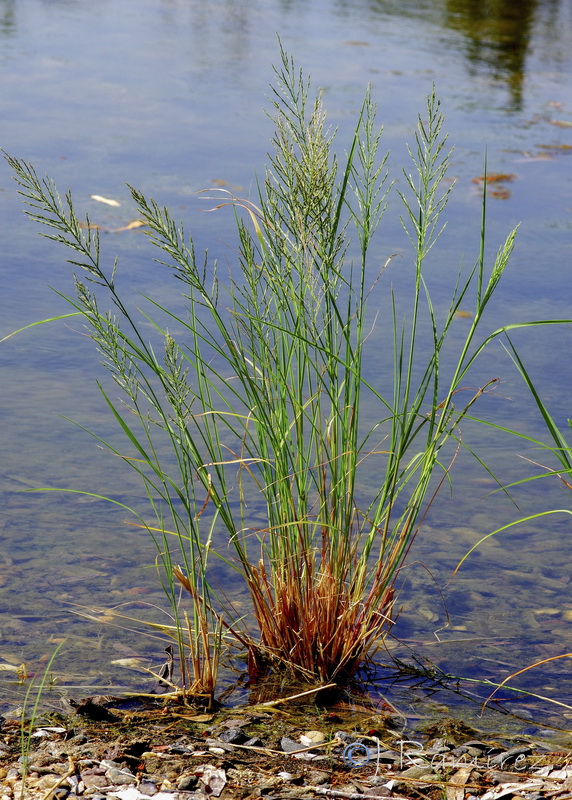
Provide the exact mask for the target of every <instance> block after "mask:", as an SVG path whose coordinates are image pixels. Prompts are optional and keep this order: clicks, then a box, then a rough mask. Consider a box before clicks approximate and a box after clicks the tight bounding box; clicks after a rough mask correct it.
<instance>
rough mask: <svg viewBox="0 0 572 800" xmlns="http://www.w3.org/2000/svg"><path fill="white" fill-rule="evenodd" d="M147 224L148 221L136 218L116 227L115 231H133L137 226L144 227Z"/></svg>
mask: <svg viewBox="0 0 572 800" xmlns="http://www.w3.org/2000/svg"><path fill="white" fill-rule="evenodd" d="M145 225H147V223H146V222H143V220H142V219H134V220H132V221H131V222H129V223H127V225H123V226H122V227H121V228H114V229H113V233H121V231H133V230H135V229H136V228H143V227H144V226H145Z"/></svg>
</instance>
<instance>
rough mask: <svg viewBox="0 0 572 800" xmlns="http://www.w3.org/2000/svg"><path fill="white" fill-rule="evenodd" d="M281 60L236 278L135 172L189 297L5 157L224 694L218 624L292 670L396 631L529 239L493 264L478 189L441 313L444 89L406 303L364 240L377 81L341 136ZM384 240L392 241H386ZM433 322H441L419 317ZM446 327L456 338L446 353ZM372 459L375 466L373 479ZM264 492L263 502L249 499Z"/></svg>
mask: <svg viewBox="0 0 572 800" xmlns="http://www.w3.org/2000/svg"><path fill="white" fill-rule="evenodd" d="M275 73H276V80H275V85H274V87H273V89H272V96H271V102H272V108H271V113H272V115H273V118H274V121H275V133H274V137H273V142H272V144H273V155H272V156H271V157H270V163H269V166H268V168H267V170H266V173H265V175H264V178H263V180H261V182H260V184H259V192H258V196H257V197H256V202H253V201H251V200H243V199H239V198H237V197H235V196H233V195H232V194H230V193H228V192H227V193H220V194H219V195H218V199H217V200H216V201H212V200H211V201H210V202H211V203H213V202H214V205H215V207H216V208H217V209H218V210H219V213H224V208H225V207H226V210H227V211H229V210H230V211H231V212H232V213H234V214H235V217H236V231H237V245H236V257H235V261H234V263H233V265H232V271H231V274H230V276H229V277H228V278H227V277H224V279H223V278H221V277H220V276H219V273H218V272H217V267H216V264H214V263H211V262H210V261H209V259H208V257H207V255H206V254H205V255H204V256H202V255H201V256H199V255H197V254H196V253H195V249H194V246H193V240H192V237H189V235H188V233H187V232H186V231H185V230H184V228H183V226H182V225H180V224H178V223H177V222H176V221H175V220H174V218H173V217H172V215H171V213H170V212H169V211H168V210H167V209H166V208H163V207H161V206H160V205H159V204H158V203H156V202H155V201H154V200H152V199H148V198H147V197H145V196H144V195H143V194H142V193H141V192H139V191H138V190H136V189H131V192H132V197H133V201H134V203H135V204H136V206H137V213H138V215H139V217H140V219H141V220H142V221H143V222H144V223H145V224H146V226H147V232H148V236H149V240H150V242H151V244H152V245H153V246H154V247H155V248H156V249H155V253H156V257H157V258H158V260H159V263H160V264H161V265H162V269H163V270H164V272H165V274H169V275H171V276H172V277H174V278H175V279H176V280H177V281H179V284H180V289H181V296H182V298H183V301H184V311H179V310H173V309H172V308H168V307H165V306H164V305H162V304H161V302H160V300H158V299H157V298H152V297H146V298H144V300H145V309H144V310H141V311H132V310H131V309H130V304H129V301H128V299H126V298H125V296H124V295H123V294H122V292H121V288H120V284H119V281H118V275H119V272H118V264H117V261H115V262H113V263H112V264H111V265H107V259H106V258H105V257H104V256H103V255H102V251H101V248H100V238H99V234H98V231H97V230H94V229H92V228H91V227H90V222H89V219H87V220H86V224H82V223H81V222H80V219H79V217H78V216H77V214H76V211H75V208H74V202H73V200H72V196H71V194H70V193H69V192H68V193H66V194H65V195H64V196H63V197H61V196H60V195H59V194H58V191H57V189H56V186H55V184H54V183H53V182H52V181H51V180H50V179H49V178H40V177H39V176H38V175H37V173H36V172H35V170H34V168H33V167H32V166H31V165H29V164H27V163H26V162H24V161H21V160H18V159H16V158H13V157H11V156H7V159H8V163H9V164H10V166H11V168H12V170H13V172H14V175H15V178H16V180H17V182H18V184H19V187H20V192H21V194H22V195H23V197H24V199H25V201H26V203H27V213H28V214H29V216H30V217H31V218H32V219H33V220H35V221H36V222H39V223H40V224H41V225H42V226H44V227H47V229H48V231H47V232H44V234H43V235H44V236H47V237H48V238H49V239H52V240H54V241H56V242H58V243H60V244H64V245H65V246H66V247H67V248H69V249H71V250H72V252H73V255H72V257H71V258H70V260H69V263H70V264H71V265H72V266H73V268H74V269H75V270H76V271H78V274H79V277H78V275H76V276H75V292H74V294H73V295H69V296H64V299H65V300H66V301H67V303H69V304H70V305H71V307H72V308H73V312H72V313H74V314H77V315H79V316H80V317H81V318H82V319H83V320H84V322H85V325H86V326H87V329H88V331H89V333H90V336H91V337H92V339H93V341H94V343H95V345H96V346H97V348H98V349H99V351H100V353H101V354H102V358H103V362H104V363H105V365H106V367H107V368H108V370H109V372H110V373H111V376H112V377H113V380H114V381H115V385H116V390H114V391H111V390H110V389H109V388H104V386H103V385H100V391H101V393H102V397H103V401H104V403H105V404H106V405H107V407H108V409H109V413H110V414H111V416H112V417H113V418H114V419H115V421H116V423H117V425H118V426H119V429H120V430H121V431H122V433H123V435H124V442H125V447H124V449H121V450H120V449H117V447H116V446H114V445H113V444H111V443H109V442H106V441H102V440H101V439H99V442H100V444H103V445H104V446H105V447H107V448H108V449H109V450H110V451H111V452H112V453H113V454H114V455H115V456H118V457H120V458H122V459H123V460H124V462H125V464H126V466H127V467H129V468H130V469H132V470H134V471H135V472H136V473H137V475H138V476H139V477H140V479H141V481H142V483H143V485H144V486H145V489H146V494H147V498H148V502H149V508H150V511H151V517H150V519H147V520H143V519H139V523H138V524H140V525H141V526H142V527H144V528H146V529H147V530H148V532H149V533H150V535H151V536H153V538H154V539H155V542H156V545H157V551H158V561H159V563H160V572H161V575H162V580H163V584H164V587H165V589H166V592H167V596H168V597H169V598H170V602H171V607H172V613H173V616H174V617H175V619H176V620H177V621H178V622H177V624H176V625H175V626H174V633H173V635H174V637H175V639H176V640H177V644H178V647H179V651H180V655H181V659H180V660H181V664H182V670H183V682H184V684H185V686H186V687H187V688H188V689H189V690H191V691H193V692H197V693H204V694H206V695H207V696H211V697H212V695H213V693H214V690H215V686H216V680H217V668H218V660H219V658H220V654H221V652H222V649H223V646H224V643H225V642H232V643H234V645H236V646H238V647H239V648H240V649H242V650H243V651H244V652H245V654H246V658H247V660H248V664H249V669H250V672H251V675H257V674H261V673H263V672H264V671H265V670H268V669H271V668H279V669H281V668H285V669H287V670H289V671H290V672H292V673H294V674H295V675H297V676H299V677H303V678H307V679H309V680H319V681H330V680H347V679H348V678H349V677H351V676H352V675H354V674H355V672H356V670H357V669H358V667H359V665H360V664H361V663H362V662H363V660H364V658H365V657H366V656H367V654H368V653H370V652H371V650H372V647H374V646H375V645H376V643H378V642H379V641H380V640H381V639H382V638H383V637H384V635H385V634H386V632H387V631H388V629H389V627H390V625H391V622H392V613H393V609H394V603H395V588H396V579H397V577H398V575H399V572H400V569H401V568H402V566H403V564H404V561H405V559H406V558H407V554H408V551H409V549H410V547H411V543H412V541H413V539H414V537H415V535H416V533H417V532H418V530H419V527H420V525H421V523H422V521H423V519H424V516H425V514H426V513H427V509H428V507H429V506H430V504H431V501H432V499H433V497H434V496H435V493H436V491H437V490H438V488H439V487H440V486H441V484H442V483H443V482H444V481H449V480H450V468H451V465H452V462H453V461H454V458H455V453H456V452H457V451H458V448H459V447H460V446H461V441H460V437H459V430H460V428H459V426H460V424H461V422H462V420H463V418H464V417H465V416H466V415H467V414H468V413H469V410H470V409H472V407H473V404H474V403H475V402H476V401H477V400H478V398H479V396H480V395H482V394H483V392H485V391H487V390H488V388H490V387H491V386H492V385H493V384H494V382H495V377H496V376H491V377H490V379H489V380H488V382H486V383H485V384H484V385H482V386H481V387H479V388H476V389H469V388H467V386H466V384H465V380H466V377H467V373H468V371H469V370H470V368H471V367H472V365H473V363H474V361H475V359H476V358H477V357H478V355H479V353H480V352H481V351H482V350H483V348H485V347H486V346H487V344H488V343H489V342H490V341H491V340H492V339H494V338H495V337H497V336H499V335H500V334H501V333H503V331H504V330H505V329H500V330H497V331H495V332H493V333H489V334H488V335H486V336H483V335H482V334H481V332H480V329H481V320H482V316H483V313H484V311H485V308H486V307H487V305H488V303H489V302H490V300H491V298H492V296H493V294H494V292H495V290H496V288H497V285H498V283H499V281H500V279H501V277H502V274H503V271H504V269H505V268H506V266H507V263H508V260H509V257H510V254H511V252H512V250H513V247H514V242H515V236H516V230H513V231H511V232H510V233H509V235H508V237H507V239H506V241H505V242H504V243H503V244H502V245H501V247H500V249H499V250H498V252H497V255H496V257H495V258H494V259H493V261H492V263H491V264H490V265H488V264H487V261H486V259H485V197H484V195H483V216H482V225H481V239H480V243H477V249H478V256H477V258H476V261H475V264H474V267H473V268H472V269H471V270H470V274H469V275H468V276H466V277H465V278H459V279H458V280H457V281H456V282H454V283H453V286H452V288H451V296H450V301H449V305H448V309H447V311H446V313H445V315H444V317H443V316H442V315H438V314H437V313H436V311H435V308H434V305H433V302H432V298H431V293H430V290H429V287H428V285H427V283H426V280H425V276H424V270H425V268H426V262H427V258H428V254H429V253H430V251H431V250H432V248H433V247H434V246H435V245H436V243H437V241H438V239H439V235H440V233H441V231H442V228H443V225H444V222H443V211H444V209H445V206H446V203H447V199H448V197H449V193H450V191H451V183H450V182H449V181H448V179H447V172H448V169H449V166H450V152H451V151H450V149H449V146H448V143H447V137H446V136H445V135H444V132H443V124H444V119H443V114H442V112H441V108H440V103H439V101H438V99H437V97H436V96H435V93H432V94H431V95H430V96H429V97H428V100H427V107H426V109H425V111H424V114H423V116H420V117H419V120H418V125H417V130H416V133H415V139H414V142H413V145H412V146H411V148H410V150H409V154H410V157H411V165H410V169H409V170H404V172H403V177H404V181H402V185H403V190H402V191H401V192H400V193H399V196H400V198H401V202H402V204H403V205H402V207H403V218H402V223H403V226H404V228H405V231H406V232H407V236H408V239H409V243H410V246H411V253H412V256H413V258H412V262H413V274H414V289H413V291H412V292H411V295H410V296H409V297H408V298H407V302H408V305H409V309H408V311H407V313H406V315H405V316H404V317H403V318H402V317H401V311H400V312H398V311H397V305H398V304H397V300H396V298H395V297H394V296H393V294H392V290H391V289H389V288H387V289H386V288H384V277H385V276H384V275H383V270H380V269H379V267H375V266H372V265H375V264H376V263H377V264H379V263H380V260H379V257H378V253H379V251H380V248H381V247H382V244H381V242H380V240H379V239H376V240H375V242H376V245H375V252H376V254H375V257H374V258H372V257H371V254H370V253H371V249H372V242H373V241H374V236H375V234H376V231H377V230H378V226H379V224H380V221H381V219H382V217H383V214H384V212H385V210H386V202H387V196H388V192H389V191H391V190H392V187H391V186H390V185H389V183H388V180H387V171H386V158H387V156H386V155H385V154H383V153H382V152H381V149H380V146H381V136H382V132H381V129H380V128H379V127H378V124H377V122H376V107H375V104H374V102H373V100H372V97H371V93H370V91H368V92H367V93H366V96H365V100H364V102H363V105H362V107H361V110H360V112H359V115H358V119H357V122H356V126H355V132H354V136H353V140H352V141H351V142H350V143H349V147H348V149H347V153H346V154H345V155H344V156H341V155H339V151H337V150H336V149H335V147H334V137H335V134H334V133H333V132H331V131H330V130H329V129H328V127H327V125H326V118H325V113H324V109H323V105H322V96H321V93H320V92H318V93H317V94H316V95H313V94H312V91H311V86H310V82H309V79H308V78H307V77H306V76H305V75H304V74H303V73H302V71H300V70H298V69H297V67H296V66H295V64H294V62H293V60H292V59H291V58H290V57H289V56H288V55H287V54H286V53H285V52H283V51H282V50H281V52H280V61H279V66H278V67H277V68H276V70H275ZM350 254H351V257H350ZM390 261H391V254H390V253H389V252H388V253H387V254H386V256H385V257H384V258H383V259H382V260H381V262H385V265H386V266H387V265H388V264H389V262H390ZM402 268H403V267H402ZM380 291H383V292H386V293H387V294H386V296H389V300H390V304H391V308H392V309H393V313H392V318H391V319H390V320H389V321H384V322H383V325H380V326H379V327H374V328H373V329H372V327H371V324H370V322H368V320H370V317H368V316H367V310H368V302H370V301H371V300H372V298H376V297H377V295H378V293H379V292H380ZM461 304H463V308H471V310H472V319H471V321H470V324H469V326H468V331H467V333H466V336H465V338H464V339H461V340H459V331H458V329H457V330H456V331H455V335H454V337H452V336H451V328H452V325H453V322H454V319H455V316H456V312H457V311H458V310H459V308H460V306H461ZM102 307H103V308H105V309H106V310H104V311H102V310H101V308H102ZM427 323H428V324H429V330H430V340H429V342H428V341H427V339H426V337H425V338H424V340H421V332H420V331H421V327H422V326H423V330H424V331H425V330H426V326H427ZM511 327H512V328H516V327H519V326H518V325H514V326H511ZM451 338H453V339H454V341H453V342H449V340H450V339H451ZM157 341H160V342H161V345H160V347H159V346H157V344H156V342H157ZM446 342H447V343H448V350H450V349H451V348H455V347H456V348H457V350H456V356H455V361H454V367H453V369H452V370H451V369H450V367H449V368H448V369H447V370H446V373H447V374H445V373H444V371H443V369H442V368H441V353H442V350H443V349H444V345H445V343H446ZM381 347H383V348H388V350H389V352H390V353H392V360H393V376H392V380H391V382H390V385H386V384H385V383H384V382H381V381H379V382H378V381H376V380H374V379H370V380H367V379H366V374H365V373H366V370H364V363H365V362H366V360H367V357H368V348H373V350H376V349H377V348H381ZM382 384H383V385H382ZM117 392H118V393H119V396H117ZM364 398H367V404H368V418H369V416H370V414H371V407H372V403H374V404H375V406H376V409H377V411H376V413H375V419H374V421H373V423H371V424H370V423H369V422H368V424H367V425H366V424H365V423H364V420H363V415H362V413H361V412H362V407H363V404H364ZM93 435H94V436H96V438H97V435H96V434H95V433H94V434H93ZM166 453H167V455H166ZM366 471H367V473H371V472H372V471H374V472H375V473H376V474H377V475H378V476H379V479H378V485H377V486H376V488H375V490H374V491H373V492H372V493H371V495H370V496H369V497H365V498H364V496H363V495H364V492H363V489H362V488H361V484H360V475H364V474H365V473H366ZM260 507H262V508H263V510H264V521H263V522H262V523H259V522H257V521H255V519H256V518H255V517H254V515H253V508H260ZM213 559H215V561H216V563H214V565H213ZM213 566H214V569H213ZM225 570H226V573H225V574H227V575H229V576H231V575H234V578H233V580H236V581H242V582H244V584H245V585H246V587H247V588H248V591H249V594H250V599H251V611H250V612H249V613H247V614H246V615H244V616H243V615H242V612H241V611H239V610H238V609H235V608H234V607H233V604H232V602H229V601H227V599H226V597H225V593H224V591H223V590H221V586H220V579H219V578H217V581H216V582H215V578H214V575H215V574H216V575H220V574H221V571H225ZM181 588H183V589H184V590H185V591H186V594H187V597H188V599H187V601H183V602H181V599H180V590H181ZM223 588H224V587H223ZM181 609H183V612H182V611H181ZM187 613H188V616H186V615H187ZM189 655H190V656H191V657H190V659H189Z"/></svg>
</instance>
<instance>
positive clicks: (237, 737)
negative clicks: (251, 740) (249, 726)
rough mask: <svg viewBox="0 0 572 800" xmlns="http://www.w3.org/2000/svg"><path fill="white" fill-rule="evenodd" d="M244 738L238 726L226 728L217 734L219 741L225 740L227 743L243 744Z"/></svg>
mask: <svg viewBox="0 0 572 800" xmlns="http://www.w3.org/2000/svg"><path fill="white" fill-rule="evenodd" d="M246 738H247V737H246V736H245V735H244V733H243V731H241V729H240V728H227V729H226V730H225V731H223V732H222V733H221V734H220V736H219V739H220V740H221V742H226V743H227V744H243V743H244V742H245V741H246Z"/></svg>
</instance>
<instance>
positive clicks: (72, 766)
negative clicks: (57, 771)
mask: <svg viewBox="0 0 572 800" xmlns="http://www.w3.org/2000/svg"><path fill="white" fill-rule="evenodd" d="M68 763H69V769H68V771H67V772H66V773H65V774H64V775H62V776H61V778H60V779H59V780H58V781H57V782H56V783H54V785H53V786H51V787H50V788H49V789H48V791H47V792H46V793H45V795H43V797H42V800H49V798H50V796H51V795H52V793H53V792H54V791H55V790H56V789H59V787H60V786H61V785H62V783H63V782H64V781H67V779H68V778H71V776H72V775H73V774H74V772H75V764H74V763H73V761H72V759H71V756H68Z"/></svg>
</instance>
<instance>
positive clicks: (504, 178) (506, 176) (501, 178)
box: [472, 172, 516, 183]
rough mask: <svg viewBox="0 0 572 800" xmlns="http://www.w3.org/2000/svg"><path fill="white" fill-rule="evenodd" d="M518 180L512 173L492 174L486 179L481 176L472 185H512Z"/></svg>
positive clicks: (474, 179)
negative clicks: (512, 182)
mask: <svg viewBox="0 0 572 800" xmlns="http://www.w3.org/2000/svg"><path fill="white" fill-rule="evenodd" d="M515 178H516V175H513V173H512V172H491V173H490V174H488V175H487V176H486V178H485V176H484V175H479V177H478V178H473V180H472V183H484V182H485V180H486V182H487V183H510V182H511V181H513V180H514V179H515Z"/></svg>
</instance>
